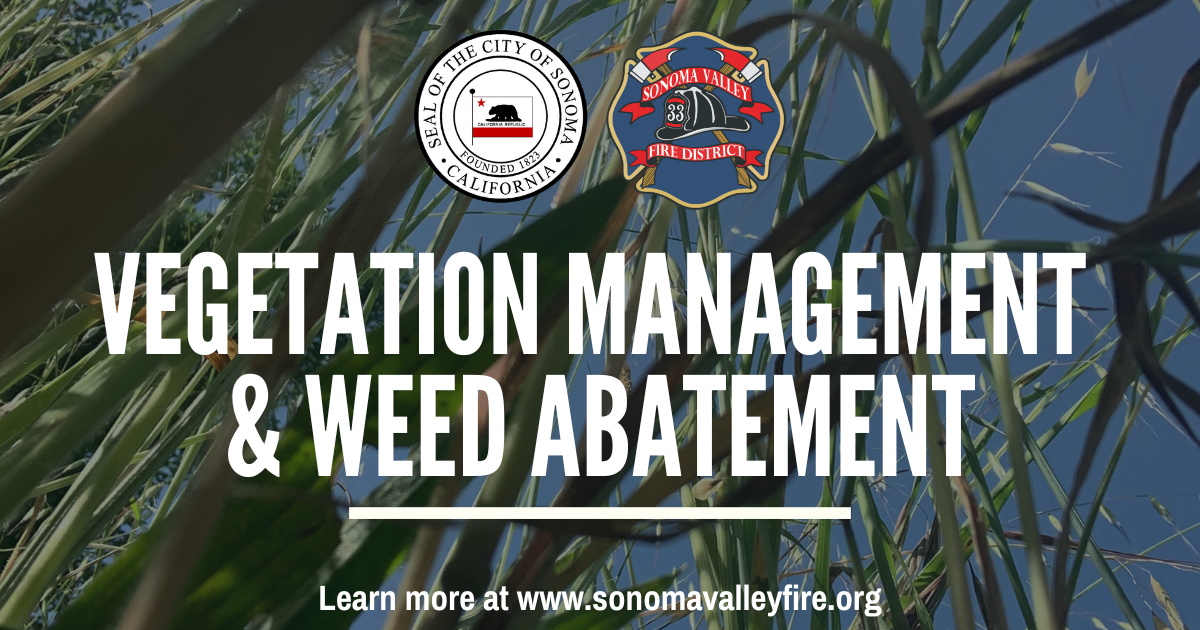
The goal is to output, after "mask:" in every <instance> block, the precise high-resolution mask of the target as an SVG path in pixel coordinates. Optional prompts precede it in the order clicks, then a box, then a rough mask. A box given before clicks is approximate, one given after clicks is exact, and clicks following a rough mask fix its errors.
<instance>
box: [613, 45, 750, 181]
mask: <svg viewBox="0 0 1200 630" xmlns="http://www.w3.org/2000/svg"><path fill="white" fill-rule="evenodd" d="M677 50H682V49H680V48H663V49H661V50H656V51H654V52H652V53H650V54H648V55H646V56H645V57H643V58H642V59H641V60H639V61H638V62H637V64H635V65H634V66H633V67H632V68H630V69H629V75H630V76H632V77H633V78H635V79H637V80H638V82H639V83H645V82H646V80H647V79H649V78H650V75H651V74H654V73H655V72H657V73H659V74H660V75H663V76H666V75H668V74H670V73H671V68H670V66H668V65H667V62H668V61H670V60H671V55H674V54H675V51H677ZM709 50H711V51H713V52H715V53H717V54H718V55H720V56H721V61H723V62H724V64H722V65H721V69H720V70H718V72H720V73H721V74H723V75H725V76H728V77H730V78H733V79H734V80H735V81H736V80H737V78H736V77H733V71H734V70H737V71H738V73H739V74H741V75H742V78H743V79H745V82H746V83H750V82H753V81H754V80H755V79H757V78H758V77H759V75H761V74H762V70H760V69H759V68H758V66H756V65H754V63H753V62H752V61H750V59H749V58H748V57H746V55H743V54H742V53H740V52H738V51H736V50H730V49H729V48H710V49H709ZM739 82H740V81H739ZM715 89H716V86H713V85H706V86H704V90H705V91H706V92H712V91H713V90H715ZM712 134H713V135H714V136H716V137H717V141H718V142H720V143H721V144H729V138H727V137H725V132H723V131H719V130H714V131H713V132H712ZM729 160H730V161H731V162H733V166H734V168H736V169H737V178H738V184H740V185H741V186H743V187H746V188H749V187H750V174H749V173H747V172H746V168H745V167H743V166H738V164H737V158H732V157H731V158H729ZM657 168H658V165H656V164H652V165H650V166H647V167H646V170H645V171H643V172H642V179H641V185H642V186H643V187H645V186H650V185H652V184H654V171H655V169H657Z"/></svg>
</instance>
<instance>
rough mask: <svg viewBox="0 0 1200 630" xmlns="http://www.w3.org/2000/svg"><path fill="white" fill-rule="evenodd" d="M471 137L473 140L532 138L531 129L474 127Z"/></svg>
mask: <svg viewBox="0 0 1200 630" xmlns="http://www.w3.org/2000/svg"><path fill="white" fill-rule="evenodd" d="M471 135H472V136H473V137H475V138H532V137H533V128H532V127H474V128H473V129H472V130H471Z"/></svg>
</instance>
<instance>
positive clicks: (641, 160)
mask: <svg viewBox="0 0 1200 630" xmlns="http://www.w3.org/2000/svg"><path fill="white" fill-rule="evenodd" d="M629 154H630V155H632V156H633V162H632V163H631V164H630V165H629V167H630V168H633V167H635V166H642V165H645V166H650V162H649V161H648V160H652V159H654V158H671V159H673V160H683V161H685V162H707V161H709V160H721V159H725V158H736V160H735V161H736V162H737V165H738V166H739V167H744V166H762V165H763V163H762V162H760V161H759V160H758V158H759V156H761V155H762V151H747V150H746V145H744V144H739V143H737V142H730V143H727V144H714V145H713V146H710V147H681V146H679V145H675V144H667V143H665V142H655V143H654V144H652V145H649V146H647V147H646V150H645V151H630V152H629Z"/></svg>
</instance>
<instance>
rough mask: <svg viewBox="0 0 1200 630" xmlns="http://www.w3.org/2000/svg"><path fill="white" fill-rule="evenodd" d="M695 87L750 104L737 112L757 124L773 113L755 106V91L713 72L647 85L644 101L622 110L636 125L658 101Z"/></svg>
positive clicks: (679, 73) (689, 71) (691, 71)
mask: <svg viewBox="0 0 1200 630" xmlns="http://www.w3.org/2000/svg"><path fill="white" fill-rule="evenodd" d="M693 83H699V84H703V85H711V86H713V87H716V88H717V89H719V90H721V91H722V92H725V93H727V94H729V95H731V96H733V97H734V98H736V99H738V100H740V101H742V102H743V103H747V104H746V105H743V106H742V107H740V108H738V111H739V112H741V113H743V114H745V115H747V116H752V117H753V118H754V119H755V120H757V121H758V122H762V115H763V114H765V113H767V112H770V111H772V109H771V107H770V106H769V105H767V104H766V103H756V102H754V94H753V90H752V89H751V87H750V86H749V85H746V84H745V83H738V82H737V81H735V80H733V77H731V76H729V75H726V74H721V73H720V72H718V71H716V70H713V69H712V68H683V69H680V70H676V71H674V72H672V73H670V74H668V75H667V76H665V77H663V78H661V79H659V80H657V81H655V82H653V83H648V84H646V85H645V86H643V87H642V101H641V102H640V103H630V104H628V105H626V106H624V107H622V108H621V111H623V112H625V113H627V114H629V115H630V116H632V119H631V120H630V121H629V122H633V121H635V120H637V119H638V118H641V117H642V116H645V115H646V114H649V113H650V112H653V111H654V106H653V105H651V104H650V103H652V102H653V101H654V100H655V99H658V98H661V97H662V96H664V95H666V94H667V93H668V92H670V91H671V90H673V89H675V88H677V87H679V86H681V85H688V84H693Z"/></svg>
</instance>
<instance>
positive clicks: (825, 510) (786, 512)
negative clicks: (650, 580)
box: [350, 507, 852, 521]
mask: <svg viewBox="0 0 1200 630" xmlns="http://www.w3.org/2000/svg"><path fill="white" fill-rule="evenodd" d="M851 517H852V514H851V511H850V508H848V507H352V508H350V518H351V519H352V520H366V519H373V520H381V519H382V520H402V521H423V520H429V521H554V520H563V521H582V520H597V519H603V520H610V521H672V520H681V521H709V520H718V519H719V520H735V519H750V520H760V519H761V520H801V521H803V520H838V519H849V518H851Z"/></svg>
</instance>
